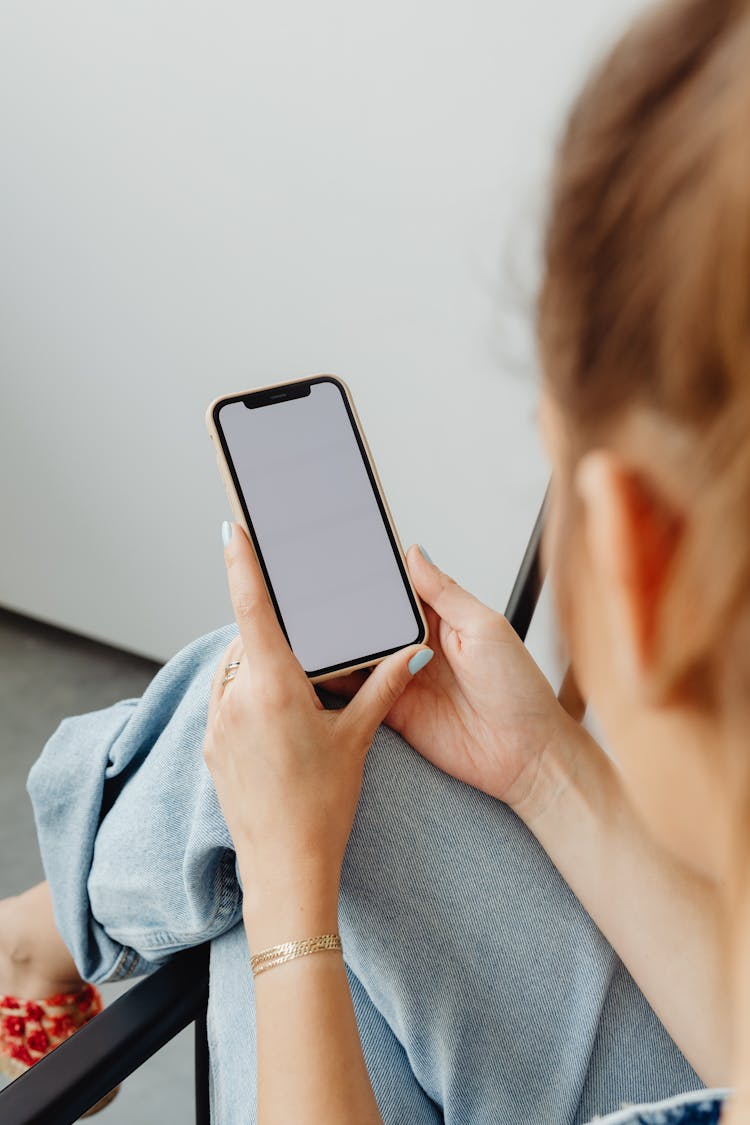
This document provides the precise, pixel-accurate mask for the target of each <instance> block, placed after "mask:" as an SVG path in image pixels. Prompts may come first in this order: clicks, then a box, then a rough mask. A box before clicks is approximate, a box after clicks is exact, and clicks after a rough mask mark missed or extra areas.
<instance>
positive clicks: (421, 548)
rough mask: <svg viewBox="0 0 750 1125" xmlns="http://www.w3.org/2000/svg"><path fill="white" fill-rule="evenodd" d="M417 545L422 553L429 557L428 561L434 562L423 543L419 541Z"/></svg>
mask: <svg viewBox="0 0 750 1125" xmlns="http://www.w3.org/2000/svg"><path fill="white" fill-rule="evenodd" d="M417 546H418V547H419V549H420V551H421V552H422V554H423V555H424V557H425V558H426V559H427V561H428V562H429V563H431V562H432V559H431V558H430V556H429V555H428V554H427V552H426V551H425V549H424V547H423V546H422V544H421V543H417ZM432 565H433V566H434V565H435V564H434V563H432Z"/></svg>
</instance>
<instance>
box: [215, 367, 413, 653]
mask: <svg viewBox="0 0 750 1125" xmlns="http://www.w3.org/2000/svg"><path fill="white" fill-rule="evenodd" d="M292 386H294V387H296V388H297V397H291V398H287V399H282V400H280V401H273V399H271V398H270V395H271V394H272V392H271V391H266V392H263V393H259V394H257V395H255V396H254V395H253V394H252V393H250V394H246V395H243V396H242V398H238V399H237V400H229V401H227V402H224V403H222V404H220V405H219V407H218V410H217V411H216V412H215V418H216V422H217V428H218V430H219V436H220V438H221V440H222V444H223V445H224V452H225V454H226V455H227V460H228V462H229V466H230V471H231V472H232V474H233V476H234V480H235V485H236V486H238V492H239V493H240V496H241V499H242V503H243V507H244V509H245V518H246V519H247V521H248V527H249V528H250V529H251V533H252V535H253V537H254V539H255V545H256V550H257V552H258V555H259V558H260V560H261V564H262V566H263V568H264V571H265V575H266V581H267V583H268V585H269V588H270V590H271V593H272V598H273V599H274V601H275V603H276V610H277V613H278V615H279V617H280V619H281V623H282V627H283V628H284V631H285V632H286V635H287V637H288V640H289V643H290V645H291V648H292V651H293V652H294V654H295V656H296V657H297V659H298V660H299V661H300V663H301V664H302V666H303V668H304V669H305V671H306V672H307V674H308V675H320V674H323V673H325V672H332V671H334V670H335V669H337V668H340V667H344V666H346V665H348V664H356V663H360V662H365V661H367V660H369V659H371V658H374V657H378V656H382V655H385V654H387V653H388V652H392V651H395V650H396V649H398V648H402V647H403V646H405V645H409V644H413V643H416V642H418V641H421V640H422V639H423V636H424V627H423V625H422V621H421V619H420V617H419V614H418V611H417V607H416V605H415V603H414V600H413V595H412V592H411V590H410V588H409V587H408V585H407V582H406V577H405V572H404V570H403V564H402V562H401V559H400V556H399V554H398V550H397V547H396V544H395V542H394V541H393V538H392V536H391V532H390V528H389V526H388V523H387V520H386V517H385V514H384V512H383V511H382V509H381V505H380V500H379V496H378V493H377V491H376V488H375V485H374V483H373V481H372V480H371V478H370V473H369V471H368V465H367V462H366V459H365V453H364V450H363V449H362V448H361V446H360V442H359V437H358V434H357V430H356V427H355V423H354V419H353V417H352V416H351V413H350V409H349V404H348V402H347V400H346V397H345V394H344V391H343V388H342V387H341V386H340V385H339V384H338V383H337V382H335V381H334V380H332V379H330V378H328V377H325V376H323V377H319V378H316V379H313V380H309V381H305V383H304V384H293V385H292ZM308 388H309V393H308ZM276 391H277V393H281V392H282V388H276ZM302 391H304V393H302V394H301V397H300V392H302Z"/></svg>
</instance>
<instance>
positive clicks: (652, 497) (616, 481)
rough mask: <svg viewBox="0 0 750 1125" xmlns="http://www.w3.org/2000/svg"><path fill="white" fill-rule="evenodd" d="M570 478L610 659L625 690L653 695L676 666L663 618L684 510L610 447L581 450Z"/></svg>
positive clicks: (665, 684) (660, 688)
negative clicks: (577, 498) (579, 504)
mask: <svg viewBox="0 0 750 1125" xmlns="http://www.w3.org/2000/svg"><path fill="white" fill-rule="evenodd" d="M575 483H576V489H577V492H578V495H579V496H580V499H581V502H582V506H583V531H584V536H585V541H586V547H587V552H588V555H589V562H590V566H591V577H592V580H593V581H595V582H596V583H597V585H598V587H599V599H598V601H599V604H600V605H601V606H602V608H603V612H604V614H605V615H606V632H607V640H608V643H609V644H611V645H612V646H613V649H614V651H613V653H612V658H613V663H614V666H615V667H616V668H617V669H618V671H619V674H620V675H621V676H622V677H623V680H624V682H625V684H627V685H628V687H629V690H630V692H633V693H635V694H636V695H637V696H638V697H640V698H643V697H647V698H649V699H650V700H652V701H654V694H655V693H656V695H657V696H658V695H660V694H661V693H662V691H664V690H668V685H667V681H668V680H669V678H670V675H671V672H672V670H673V669H674V661H673V655H674V654H673V653H671V652H670V651H668V650H669V645H667V644H665V638H664V637H663V634H662V629H661V624H662V622H661V618H662V611H663V608H664V600H665V594H666V591H667V588H668V583H669V581H670V580H671V574H670V572H671V571H672V569H673V567H674V563H675V559H676V556H677V553H678V549H679V546H680V543H681V539H682V533H683V519H682V516H681V513H680V512H678V511H676V510H675V509H674V508H673V506H672V505H671V504H670V503H669V502H668V500H667V499H666V498H665V497H664V496H662V495H661V494H660V493H659V492H658V491H657V490H656V488H655V486H654V484H653V482H651V481H650V480H649V479H648V478H647V477H646V476H645V475H644V474H643V473H642V472H640V471H637V470H636V469H635V468H634V467H633V466H630V465H628V464H626V463H625V462H624V461H623V460H622V458H621V457H620V456H619V455H618V454H616V453H614V452H612V451H604V450H593V451H592V452H590V453H587V454H585V455H584V456H583V457H582V458H581V460H580V462H579V464H578V467H577V470H576V479H575ZM584 596H585V595H584Z"/></svg>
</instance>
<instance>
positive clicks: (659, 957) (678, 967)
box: [515, 713, 730, 1085]
mask: <svg viewBox="0 0 750 1125" xmlns="http://www.w3.org/2000/svg"><path fill="white" fill-rule="evenodd" d="M515 811H516V812H517V813H518V815H519V816H520V817H521V818H522V819H523V820H524V822H525V823H526V825H527V826H528V828H530V830H531V831H532V832H533V833H534V835H535V836H536V838H537V839H538V840H539V842H540V844H541V845H542V847H543V848H544V849H545V851H546V852H547V854H548V855H549V857H550V859H551V860H552V862H553V863H554V864H555V866H556V867H557V869H558V870H559V871H560V873H561V875H562V876H563V878H564V879H565V880H566V882H567V883H568V884H569V885H570V887H571V888H572V890H573V891H574V893H575V894H576V895H577V897H578V898H579V900H580V901H581V903H582V905H583V906H584V907H585V909H586V910H587V912H588V913H589V914H590V915H591V917H592V918H593V919H594V921H595V922H596V924H597V925H598V926H599V928H600V930H601V931H602V933H603V934H604V936H605V937H606V938H607V940H608V941H609V942H610V944H611V945H612V946H613V947H614V949H615V950H616V951H617V953H618V954H619V956H620V958H621V960H622V961H623V963H624V964H625V966H626V968H627V969H628V971H629V972H630V974H631V975H632V976H633V978H634V979H635V981H636V982H637V984H638V986H639V987H640V989H641V991H642V992H643V993H644V995H645V996H646V998H647V1000H648V1001H649V1003H650V1004H651V1006H652V1008H653V1009H654V1011H655V1012H656V1014H657V1016H658V1017H659V1019H660V1020H661V1021H662V1023H663V1024H664V1026H665V1027H666V1028H667V1030H668V1031H669V1033H670V1035H671V1036H672V1038H673V1039H674V1040H675V1042H676V1043H677V1045H678V1046H679V1047H680V1049H681V1051H682V1052H683V1054H684V1055H685V1057H686V1058H687V1059H688V1061H689V1062H690V1064H691V1065H692V1066H693V1068H694V1069H695V1070H696V1071H697V1073H698V1074H699V1075H700V1077H701V1079H702V1080H703V1081H704V1082H706V1083H707V1084H709V1085H724V1084H726V1083H727V1081H728V1077H729V1063H730V1059H729V1053H730V1047H729V1034H728V1033H729V1022H730V1021H729V1013H728V1007H727V1003H726V998H725V997H724V994H723V985H722V971H721V967H722V958H723V942H722V936H721V932H720V929H719V912H718V909H717V892H716V890H715V888H714V887H712V886H711V885H710V884H709V883H708V882H707V881H703V880H701V879H700V877H698V876H697V875H695V874H694V873H693V872H691V871H689V870H687V869H686V868H684V867H682V866H681V865H680V864H679V863H678V862H677V861H676V860H674V859H673V858H672V857H671V856H670V855H669V854H667V853H666V852H665V851H663V850H662V849H661V848H660V847H659V845H658V844H657V843H655V842H654V841H653V839H652V838H651V836H650V835H649V833H648V832H647V831H646V829H645V828H644V827H643V826H642V824H641V822H640V820H639V819H638V817H637V815H636V813H635V812H634V811H633V809H632V807H631V805H630V803H629V801H628V799H627V796H626V794H625V793H624V791H623V788H622V784H621V781H620V779H619V776H618V773H617V770H616V767H615V766H614V765H613V763H612V762H611V761H610V759H609V758H608V757H607V755H606V754H605V753H604V751H603V750H602V749H601V747H600V746H599V745H598V744H597V743H596V742H595V741H594V739H593V738H592V737H591V736H590V735H589V733H588V732H587V731H586V730H585V729H584V728H582V727H580V726H578V724H577V723H574V722H573V721H572V720H569V719H568V718H567V716H563V715H562V713H561V721H560V729H559V737H558V738H557V739H556V740H555V741H554V743H552V744H551V745H550V746H549V748H548V750H547V752H546V753H545V754H544V755H543V757H542V759H541V762H540V765H539V769H538V772H537V775H536V779H535V781H534V783H533V785H532V786H531V787H530V790H529V792H528V795H527V796H526V798H525V799H524V801H523V802H522V804H520V805H519V806H518V807H517V808H516V809H515Z"/></svg>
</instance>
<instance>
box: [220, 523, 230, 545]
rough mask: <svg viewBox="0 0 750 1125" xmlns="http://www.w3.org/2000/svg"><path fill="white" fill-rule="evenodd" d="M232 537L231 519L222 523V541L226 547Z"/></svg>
mask: <svg viewBox="0 0 750 1125" xmlns="http://www.w3.org/2000/svg"><path fill="white" fill-rule="evenodd" d="M231 538H232V525H231V523H230V522H229V520H224V523H223V524H222V525H221V541H222V543H223V544H224V546H225V547H226V545H227V544H228V542H229V540H230V539H231Z"/></svg>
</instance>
